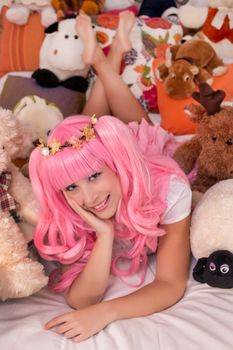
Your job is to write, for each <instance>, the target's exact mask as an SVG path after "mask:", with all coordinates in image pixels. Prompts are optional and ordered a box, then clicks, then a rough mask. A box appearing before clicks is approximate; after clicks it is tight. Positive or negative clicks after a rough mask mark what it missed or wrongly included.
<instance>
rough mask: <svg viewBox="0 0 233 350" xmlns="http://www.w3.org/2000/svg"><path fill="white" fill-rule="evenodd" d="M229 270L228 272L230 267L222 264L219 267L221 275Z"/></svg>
mask: <svg viewBox="0 0 233 350" xmlns="http://www.w3.org/2000/svg"><path fill="white" fill-rule="evenodd" d="M229 270H230V267H229V265H227V264H223V265H221V266H220V271H221V272H222V273H224V274H226V273H227V272H229Z"/></svg>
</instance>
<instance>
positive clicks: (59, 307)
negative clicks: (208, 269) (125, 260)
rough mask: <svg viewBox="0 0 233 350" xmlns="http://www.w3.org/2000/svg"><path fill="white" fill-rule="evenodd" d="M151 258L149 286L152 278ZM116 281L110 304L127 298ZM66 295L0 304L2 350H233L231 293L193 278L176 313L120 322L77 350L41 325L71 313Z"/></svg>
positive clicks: (124, 288) (108, 296) (126, 290)
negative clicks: (115, 299)
mask: <svg viewBox="0 0 233 350" xmlns="http://www.w3.org/2000/svg"><path fill="white" fill-rule="evenodd" d="M154 265H155V263H154V257H150V262H149V267H148V271H147V276H146V282H145V283H149V282H150V281H151V280H152V279H153V277H154ZM131 290H133V289H131V288H129V287H127V286H126V285H125V284H124V283H123V282H122V281H121V280H119V279H118V278H113V277H112V278H111V279H110V284H109V288H108V291H107V294H106V299H111V298H114V297H117V296H120V295H124V294H128V293H129V292H130V291H131ZM69 310H70V309H69V307H68V306H67V305H66V303H65V300H64V298H63V295H61V294H60V295H59V294H53V293H51V292H49V291H48V290H47V289H44V290H42V291H40V292H39V293H37V294H36V295H33V296H31V297H28V298H24V299H19V300H11V301H7V302H4V303H1V304H0V349H2V350H41V349H42V350H207V349H211V350H232V349H233V290H232V289H226V290H224V289H218V288H211V287H209V286H207V285H206V284H199V283H197V282H195V281H194V280H193V278H192V276H190V278H189V281H188V286H187V290H186V293H185V296H184V298H183V299H182V300H181V301H180V302H179V303H177V304H176V305H174V306H173V307H171V308H169V309H167V310H165V311H163V312H160V313H157V314H153V315H151V316H148V317H139V318H134V319H129V320H121V321H117V322H114V323H112V324H110V325H109V326H107V327H106V328H105V329H104V330H103V331H101V332H100V333H98V334H97V335H95V336H93V337H91V338H89V339H88V340H86V341H84V342H82V343H80V344H76V343H74V342H72V340H67V339H65V338H64V337H63V336H62V335H58V334H56V333H55V332H54V331H51V330H50V331H45V330H43V324H44V323H45V322H46V321H47V320H49V319H51V318H52V317H54V316H55V315H58V314H61V313H63V312H67V311H69Z"/></svg>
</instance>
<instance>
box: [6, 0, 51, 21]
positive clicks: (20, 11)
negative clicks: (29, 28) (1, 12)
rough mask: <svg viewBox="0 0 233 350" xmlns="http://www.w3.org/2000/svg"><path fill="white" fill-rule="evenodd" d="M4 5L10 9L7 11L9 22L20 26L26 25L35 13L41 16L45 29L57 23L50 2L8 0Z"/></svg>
mask: <svg viewBox="0 0 233 350" xmlns="http://www.w3.org/2000/svg"><path fill="white" fill-rule="evenodd" d="M4 5H6V6H8V7H9V9H8V10H7V11H6V18H7V19H8V21H10V22H13V23H15V24H18V25H24V24H26V23H27V22H28V19H29V16H30V14H31V13H32V12H35V11H36V12H39V13H40V14H41V24H42V25H43V26H44V27H48V26H49V25H50V24H52V23H54V22H56V21H57V15H56V12H55V10H54V9H53V7H52V5H51V1H50V0H6V1H5V2H4Z"/></svg>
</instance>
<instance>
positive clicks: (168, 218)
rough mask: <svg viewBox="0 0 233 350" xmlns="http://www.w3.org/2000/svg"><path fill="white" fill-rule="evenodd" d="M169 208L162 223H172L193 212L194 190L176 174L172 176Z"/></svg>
mask: <svg viewBox="0 0 233 350" xmlns="http://www.w3.org/2000/svg"><path fill="white" fill-rule="evenodd" d="M166 200H167V208H166V210H165V212H164V214H163V215H162V217H161V219H160V224H163V225H165V224H172V223H175V222H178V221H180V220H183V219H184V218H186V217H187V216H188V215H189V214H190V212H191V202H192V191H191V189H190V187H189V184H188V183H187V182H186V181H185V180H183V179H181V178H179V177H178V176H176V175H172V176H171V180H170V187H169V191H168V195H167V199H166Z"/></svg>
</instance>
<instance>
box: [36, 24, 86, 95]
mask: <svg viewBox="0 0 233 350" xmlns="http://www.w3.org/2000/svg"><path fill="white" fill-rule="evenodd" d="M45 33H46V36H45V39H44V41H43V43H42V46H41V50H40V68H39V69H37V70H36V71H35V72H34V73H33V75H32V77H33V78H35V80H36V81H37V83H38V84H39V85H41V86H44V87H56V86H58V85H59V84H61V85H63V86H65V87H66V88H68V89H71V90H75V91H80V92H86V90H87V87H88V82H87V79H86V77H87V73H88V71H89V66H87V65H86V64H84V62H83V61H82V52H83V43H82V41H81V40H80V38H79V37H78V35H77V33H76V31H75V18H69V19H64V20H62V21H60V22H59V23H58V22H56V23H54V24H52V25H51V26H49V27H48V28H46V30H45Z"/></svg>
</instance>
